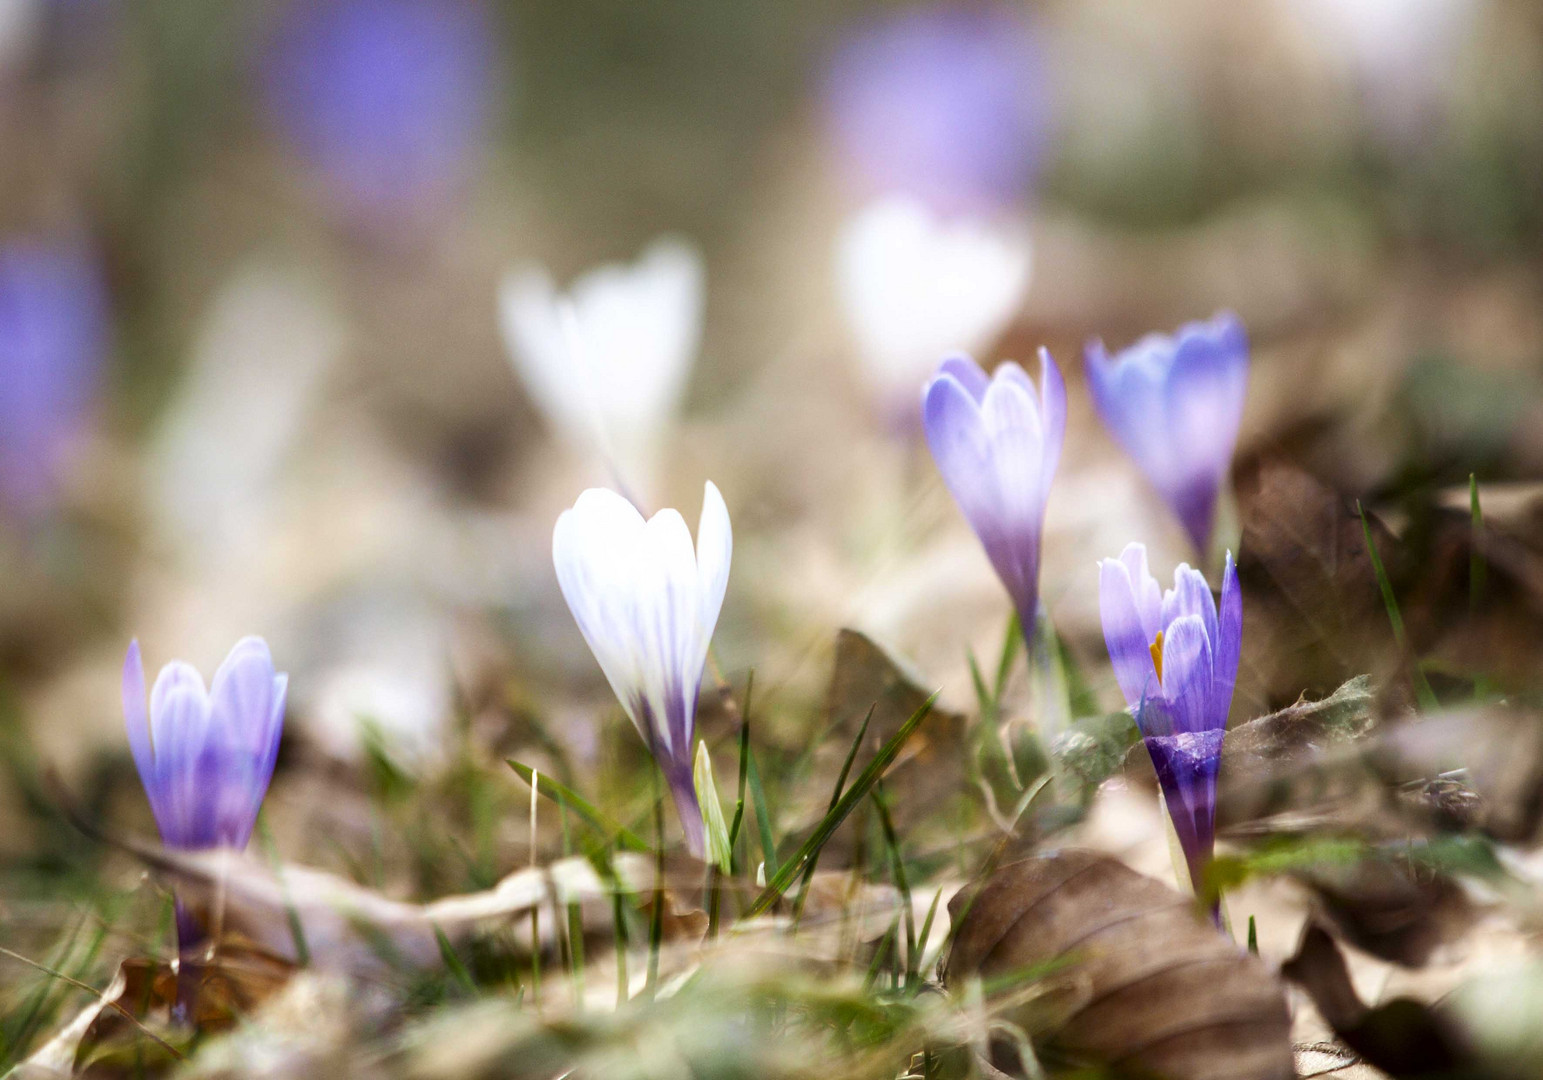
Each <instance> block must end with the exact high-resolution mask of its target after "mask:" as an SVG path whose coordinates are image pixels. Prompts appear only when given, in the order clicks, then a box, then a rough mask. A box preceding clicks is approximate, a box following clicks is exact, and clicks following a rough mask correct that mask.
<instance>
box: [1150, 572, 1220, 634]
mask: <svg viewBox="0 0 1543 1080" xmlns="http://www.w3.org/2000/svg"><path fill="white" fill-rule="evenodd" d="M1183 615H1197V616H1199V618H1200V623H1201V625H1202V626H1204V627H1205V637H1206V640H1207V641H1209V642H1211V643H1212V645H1213V647H1214V645H1215V643H1216V599H1215V597H1213V596H1212V595H1211V586H1209V585H1207V584H1206V580H1205V575H1203V574H1202V573H1201V572H1200V571H1199V570H1196V569H1194V568H1192V567H1191V566H1190V565H1189V564H1188V563H1180V564H1179V566H1178V569H1176V570H1175V571H1174V572H1173V588H1171V589H1169V590H1168V591H1167V592H1166V593H1165V594H1164V595H1163V625H1164V626H1168V625H1169V624H1170V623H1172V622H1173V620H1174V619H1177V618H1179V617H1181V616H1183Z"/></svg>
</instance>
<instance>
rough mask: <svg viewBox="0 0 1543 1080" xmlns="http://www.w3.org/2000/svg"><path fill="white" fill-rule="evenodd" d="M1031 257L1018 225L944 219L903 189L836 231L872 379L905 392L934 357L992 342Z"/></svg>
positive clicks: (845, 300) (843, 279) (889, 390)
mask: <svg viewBox="0 0 1543 1080" xmlns="http://www.w3.org/2000/svg"><path fill="white" fill-rule="evenodd" d="M1030 261H1031V253H1030V247H1029V242H1028V238H1027V235H1026V234H1025V233H1024V232H1023V231H1022V230H1021V229H1018V228H1016V227H1015V226H1011V225H1006V224H1003V223H1001V222H988V221H985V220H974V219H970V218H961V217H955V218H952V219H945V218H943V217H940V216H939V215H937V214H935V213H933V211H931V210H930V209H929V208H928V207H927V206H926V204H924V203H922V202H920V201H919V200H916V199H913V198H907V197H903V196H891V197H887V198H884V199H880V200H878V201H877V202H874V203H872V204H870V205H869V206H867V207H865V208H863V209H862V210H861V211H859V212H858V213H857V214H856V215H854V216H853V217H852V218H851V220H850V221H848V222H847V224H846V226H845V227H844V228H843V229H842V231H841V233H840V235H839V237H838V239H837V248H836V284H837V289H838V295H839V298H840V301H841V307H842V310H843V312H844V314H845V316H846V320H847V323H848V324H849V325H850V327H851V330H852V335H853V337H854V339H855V340H856V344H857V351H858V358H859V360H860V361H861V364H862V368H863V372H864V374H865V376H866V377H867V379H868V382H869V383H870V384H871V385H872V386H873V388H874V389H875V390H876V391H877V392H878V393H879V394H880V395H881V396H882V397H886V398H898V397H900V396H901V395H904V396H905V397H909V395H911V394H913V393H915V387H916V384H917V382H919V381H920V380H922V379H925V378H926V377H927V374H928V373H929V372H930V371H931V370H932V368H933V366H934V365H935V364H936V363H937V361H938V357H940V356H945V355H947V354H949V353H952V352H978V351H979V350H981V349H983V348H986V347H988V346H989V345H991V343H992V342H993V340H994V339H995V338H996V337H997V336H998V335H999V334H1000V333H1001V332H1002V331H1003V330H1004V329H1005V328H1006V327H1007V325H1008V324H1009V323H1010V322H1011V321H1012V319H1013V315H1014V314H1015V312H1016V311H1017V310H1018V306H1019V304H1020V303H1021V302H1022V299H1023V294H1024V292H1025V290H1026V289H1027V288H1028V284H1029V269H1030ZM912 400H914V399H912ZM910 407H911V406H909V405H907V406H906V408H907V409H909V408H910Z"/></svg>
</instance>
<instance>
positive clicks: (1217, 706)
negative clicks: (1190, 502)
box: [1211, 551, 1243, 725]
mask: <svg viewBox="0 0 1543 1080" xmlns="http://www.w3.org/2000/svg"><path fill="white" fill-rule="evenodd" d="M1213 640H1214V642H1215V647H1214V649H1213V659H1212V665H1213V670H1212V688H1211V701H1212V708H1213V710H1214V711H1215V713H1217V714H1219V715H1220V716H1221V723H1222V725H1225V724H1226V722H1227V714H1228V713H1229V712H1230V711H1231V710H1232V691H1233V687H1234V686H1235V685H1236V684H1237V679H1238V659H1239V657H1240V656H1241V655H1242V652H1243V590H1242V588H1241V587H1239V585H1238V568H1237V566H1235V565H1234V564H1233V561H1232V552H1230V551H1229V552H1227V568H1226V570H1225V571H1223V573H1222V603H1221V612H1220V614H1219V615H1218V617H1217V626H1216V637H1215V638H1214V639H1213Z"/></svg>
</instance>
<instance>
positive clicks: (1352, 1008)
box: [1281, 924, 1495, 1080]
mask: <svg viewBox="0 0 1543 1080" xmlns="http://www.w3.org/2000/svg"><path fill="white" fill-rule="evenodd" d="M1281 974H1283V975H1284V976H1285V977H1286V978H1288V979H1290V980H1291V981H1292V982H1294V983H1296V984H1297V985H1298V986H1300V987H1302V989H1304V990H1306V991H1307V993H1308V996H1309V997H1311V998H1312V1000H1313V1004H1314V1005H1315V1006H1317V1008H1318V1011H1319V1012H1320V1013H1321V1014H1322V1015H1323V1018H1324V1019H1325V1020H1326V1021H1328V1023H1329V1026H1330V1027H1331V1028H1333V1029H1334V1034H1335V1035H1337V1036H1338V1037H1339V1038H1340V1039H1341V1040H1343V1041H1344V1043H1345V1045H1346V1046H1348V1047H1350V1048H1351V1049H1352V1050H1354V1051H1355V1052H1356V1053H1357V1054H1359V1055H1360V1056H1361V1057H1363V1058H1365V1059H1366V1060H1367V1061H1368V1062H1370V1063H1371V1064H1373V1065H1375V1066H1376V1067H1377V1068H1379V1069H1381V1070H1383V1071H1384V1072H1386V1073H1388V1074H1389V1075H1391V1076H1394V1077H1397V1078H1398V1080H1405V1078H1409V1080H1415V1078H1429V1080H1435V1078H1436V1077H1453V1076H1461V1077H1465V1078H1468V1080H1484V1078H1487V1077H1492V1076H1494V1075H1495V1074H1494V1073H1492V1072H1489V1071H1488V1070H1486V1069H1484V1068H1482V1067H1480V1065H1479V1063H1478V1062H1477V1061H1476V1060H1475V1059H1474V1056H1473V1054H1472V1052H1471V1050H1470V1049H1469V1048H1468V1047H1467V1046H1466V1045H1464V1041H1463V1038H1462V1036H1461V1034H1460V1033H1459V1032H1458V1031H1457V1029H1456V1027H1455V1025H1453V1024H1452V1023H1450V1022H1449V1021H1447V1020H1446V1019H1445V1018H1443V1017H1442V1016H1441V1015H1440V1014H1438V1013H1437V1012H1436V1011H1434V1010H1432V1009H1431V1008H1430V1007H1429V1006H1427V1005H1425V1004H1423V1003H1421V1002H1418V1001H1414V1000H1413V999H1410V998H1396V999H1394V1000H1392V1001H1388V1002H1384V1003H1383V1004H1381V1005H1378V1006H1377V1007H1376V1008H1370V1007H1368V1006H1367V1005H1366V1004H1364V1003H1363V1002H1362V1001H1361V999H1360V996H1359V995H1357V994H1356V990H1355V986H1354V985H1353V984H1352V983H1351V981H1350V972H1349V970H1348V969H1347V968H1346V966H1345V958H1344V957H1343V956H1341V955H1340V952H1339V948H1338V946H1336V945H1335V944H1334V939H1333V938H1332V937H1330V936H1329V934H1328V932H1327V931H1325V930H1324V929H1323V928H1322V927H1320V926H1316V925H1312V924H1309V926H1308V927H1307V929H1306V931H1304V933H1303V935H1302V943H1301V945H1300V946H1298V948H1297V953H1296V955H1295V956H1293V957H1292V958H1291V959H1290V960H1288V961H1287V962H1286V963H1285V964H1284V965H1283V966H1282V967H1281Z"/></svg>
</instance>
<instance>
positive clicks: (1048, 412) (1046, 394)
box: [1039, 348, 1066, 496]
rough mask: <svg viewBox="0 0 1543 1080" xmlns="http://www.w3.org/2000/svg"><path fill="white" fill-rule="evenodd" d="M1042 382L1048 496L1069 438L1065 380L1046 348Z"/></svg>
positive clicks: (1042, 352)
mask: <svg viewBox="0 0 1543 1080" xmlns="http://www.w3.org/2000/svg"><path fill="white" fill-rule="evenodd" d="M1039 385H1040V400H1041V405H1040V409H1041V413H1042V419H1043V421H1044V429H1045V435H1044V456H1043V461H1042V463H1041V466H1040V469H1041V474H1042V475H1041V478H1040V486H1041V488H1042V489H1043V490H1044V492H1045V493H1046V495H1047V496H1048V495H1049V492H1050V482H1051V480H1052V479H1053V478H1054V477H1055V470H1056V466H1057V465H1059V464H1060V462H1061V445H1062V443H1064V442H1065V441H1066V382H1065V380H1064V379H1062V378H1061V369H1060V368H1059V367H1058V366H1057V365H1056V362H1055V359H1054V358H1053V357H1052V356H1051V355H1050V350H1049V349H1046V348H1041V349H1040V350H1039Z"/></svg>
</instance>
